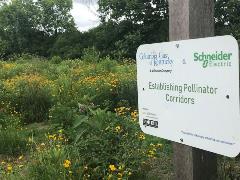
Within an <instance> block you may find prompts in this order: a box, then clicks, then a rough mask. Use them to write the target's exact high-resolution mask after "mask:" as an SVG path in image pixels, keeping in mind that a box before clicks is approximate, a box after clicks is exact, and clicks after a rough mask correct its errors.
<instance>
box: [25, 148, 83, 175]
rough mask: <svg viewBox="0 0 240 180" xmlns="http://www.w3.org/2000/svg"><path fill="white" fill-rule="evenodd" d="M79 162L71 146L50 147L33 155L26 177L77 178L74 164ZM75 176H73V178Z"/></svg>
mask: <svg viewBox="0 0 240 180" xmlns="http://www.w3.org/2000/svg"><path fill="white" fill-rule="evenodd" d="M79 163H80V159H79V158H78V156H77V153H74V151H72V149H71V147H68V146H66V147H61V148H58V147H51V148H49V149H47V150H43V151H40V152H39V153H37V154H35V155H34V156H33V161H32V163H31V164H29V166H28V176H29V177H28V178H29V179H34V180H42V179H44V180H52V179H69V180H70V179H79V178H77V177H78V176H77V172H79V170H78V171H77V168H76V166H77V165H78V164H79ZM74 176H75V178H74Z"/></svg>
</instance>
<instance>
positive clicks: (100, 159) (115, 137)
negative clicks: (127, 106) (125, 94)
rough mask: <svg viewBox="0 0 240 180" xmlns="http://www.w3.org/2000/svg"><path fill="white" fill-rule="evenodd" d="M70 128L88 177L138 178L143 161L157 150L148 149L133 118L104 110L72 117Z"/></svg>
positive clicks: (155, 153) (158, 150)
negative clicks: (73, 131)
mask: <svg viewBox="0 0 240 180" xmlns="http://www.w3.org/2000/svg"><path fill="white" fill-rule="evenodd" d="M74 129H75V133H74V134H73V138H74V139H75V146H76V147H77V148H78V151H79V156H80V159H81V161H82V162H83V163H84V164H85V166H87V167H88V169H89V171H88V174H90V176H91V178H92V179H107V178H110V177H112V178H123V179H127V178H129V177H130V178H131V177H134V178H137V179H141V177H143V174H142V173H143V171H142V170H141V169H140V167H141V166H142V165H143V163H144V161H146V159H148V156H149V155H151V156H155V155H157V153H159V152H160V151H161V150H160V149H157V148H156V149H155V148H154V150H152V149H153V148H152V149H151V147H150V148H149V145H148V144H147V141H145V138H146V137H145V136H144V134H143V133H142V132H141V131H140V129H139V126H138V124H137V123H136V122H135V121H133V120H131V119H130V118H128V117H121V116H116V114H114V113H111V112H107V111H106V110H100V109H97V110H95V111H93V110H91V115H90V116H82V118H79V119H77V120H76V122H75V123H74ZM154 147H155V146H154ZM150 151H151V153H152V154H149V152H150Z"/></svg>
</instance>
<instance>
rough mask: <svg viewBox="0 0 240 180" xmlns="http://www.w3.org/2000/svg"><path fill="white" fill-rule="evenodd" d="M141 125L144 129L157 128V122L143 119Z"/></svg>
mask: <svg viewBox="0 0 240 180" xmlns="http://www.w3.org/2000/svg"><path fill="white" fill-rule="evenodd" d="M143 125H144V126H145V127H147V126H149V127H153V128H158V121H154V120H149V119H143Z"/></svg>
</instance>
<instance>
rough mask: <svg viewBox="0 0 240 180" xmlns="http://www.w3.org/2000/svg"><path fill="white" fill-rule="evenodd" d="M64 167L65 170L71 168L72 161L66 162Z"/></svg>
mask: <svg viewBox="0 0 240 180" xmlns="http://www.w3.org/2000/svg"><path fill="white" fill-rule="evenodd" d="M63 166H64V167H65V168H69V167H70V166H71V161H69V160H67V159H66V160H65V161H64V163H63Z"/></svg>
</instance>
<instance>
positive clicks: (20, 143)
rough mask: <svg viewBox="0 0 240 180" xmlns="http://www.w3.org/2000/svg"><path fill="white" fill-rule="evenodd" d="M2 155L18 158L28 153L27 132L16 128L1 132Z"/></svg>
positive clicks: (0, 148)
mask: <svg viewBox="0 0 240 180" xmlns="http://www.w3.org/2000/svg"><path fill="white" fill-rule="evenodd" d="M0 144H1V146H0V154H3V155H12V156H18V155H20V154H22V153H24V152H26V151H27V137H26V135H25V132H24V131H22V130H18V129H15V128H8V129H1V130H0Z"/></svg>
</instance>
